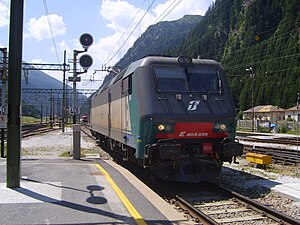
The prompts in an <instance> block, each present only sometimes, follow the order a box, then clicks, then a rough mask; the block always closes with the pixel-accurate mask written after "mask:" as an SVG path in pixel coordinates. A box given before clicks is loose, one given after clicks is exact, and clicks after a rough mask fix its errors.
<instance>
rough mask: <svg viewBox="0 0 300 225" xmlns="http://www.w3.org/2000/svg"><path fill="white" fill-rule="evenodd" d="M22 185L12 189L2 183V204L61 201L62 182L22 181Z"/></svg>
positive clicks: (0, 184)
mask: <svg viewBox="0 0 300 225" xmlns="http://www.w3.org/2000/svg"><path fill="white" fill-rule="evenodd" d="M20 186H21V187H20V188H14V189H11V188H7V187H6V183H0V204H8V203H43V202H58V201H61V197H62V187H61V182H44V183H39V182H31V181H21V183H20Z"/></svg>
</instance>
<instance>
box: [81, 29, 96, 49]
mask: <svg viewBox="0 0 300 225" xmlns="http://www.w3.org/2000/svg"><path fill="white" fill-rule="evenodd" d="M79 42H80V44H81V45H82V47H83V48H84V49H85V50H87V49H88V48H89V47H90V46H91V45H92V44H93V37H92V35H90V34H87V33H84V34H82V35H81V36H80V38H79Z"/></svg>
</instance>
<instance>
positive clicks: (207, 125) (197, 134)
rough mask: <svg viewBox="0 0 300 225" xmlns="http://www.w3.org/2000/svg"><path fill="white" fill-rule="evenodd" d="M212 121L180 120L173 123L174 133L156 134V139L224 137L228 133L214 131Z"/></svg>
mask: <svg viewBox="0 0 300 225" xmlns="http://www.w3.org/2000/svg"><path fill="white" fill-rule="evenodd" d="M213 128H214V125H213V123H212V122H198V123H190V122H180V123H176V125H175V133H170V134H166V133H164V134H156V135H155V137H156V138H157V139H167V138H173V139H186V138H225V137H228V133H224V132H214V131H213Z"/></svg>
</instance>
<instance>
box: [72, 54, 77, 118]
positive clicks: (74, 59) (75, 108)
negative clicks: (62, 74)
mask: <svg viewBox="0 0 300 225" xmlns="http://www.w3.org/2000/svg"><path fill="white" fill-rule="evenodd" d="M77 54H78V53H77V50H74V54H73V124H76V114H77V98H76V97H77V96H76V79H77V71H76V63H77Z"/></svg>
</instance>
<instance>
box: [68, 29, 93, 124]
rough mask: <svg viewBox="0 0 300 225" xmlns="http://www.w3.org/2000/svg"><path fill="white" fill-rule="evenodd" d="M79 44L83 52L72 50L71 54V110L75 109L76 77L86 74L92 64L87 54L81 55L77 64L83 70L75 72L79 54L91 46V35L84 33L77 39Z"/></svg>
mask: <svg viewBox="0 0 300 225" xmlns="http://www.w3.org/2000/svg"><path fill="white" fill-rule="evenodd" d="M79 42H80V44H81V45H82V47H83V49H84V50H81V51H79V50H74V54H73V56H74V57H73V78H71V79H72V81H73V108H74V109H75V108H77V96H76V82H77V80H78V78H77V75H79V74H82V73H86V72H87V70H88V69H89V68H90V67H91V65H92V64H93V58H92V57H91V56H89V55H88V54H85V55H82V56H81V57H80V58H79V64H80V66H81V67H82V68H83V69H84V71H83V72H77V69H76V65H77V56H78V54H80V53H84V52H87V50H88V48H89V47H90V46H91V45H92V44H93V37H92V35H90V34H88V33H84V34H82V35H81V36H80V38H79ZM76 114H77V112H76V111H74V114H73V124H76Z"/></svg>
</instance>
